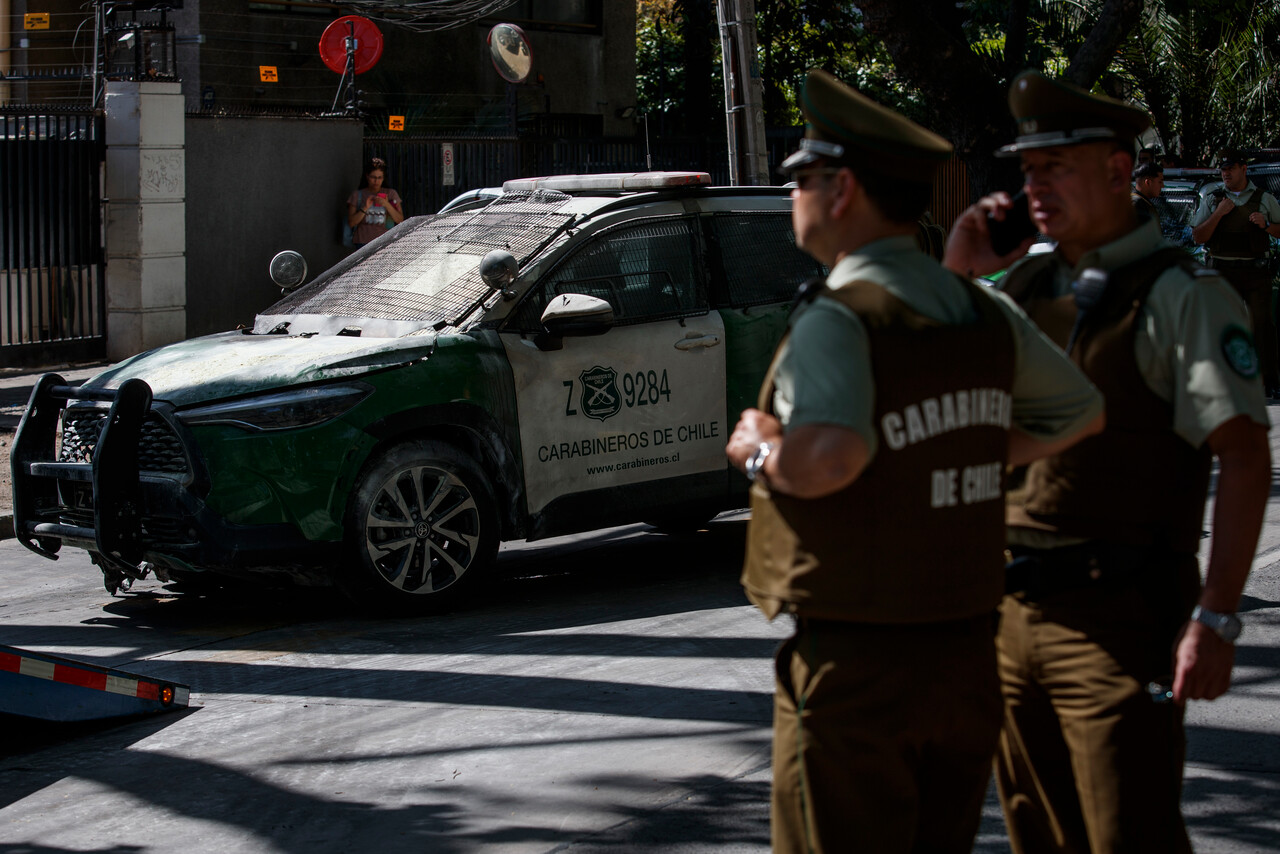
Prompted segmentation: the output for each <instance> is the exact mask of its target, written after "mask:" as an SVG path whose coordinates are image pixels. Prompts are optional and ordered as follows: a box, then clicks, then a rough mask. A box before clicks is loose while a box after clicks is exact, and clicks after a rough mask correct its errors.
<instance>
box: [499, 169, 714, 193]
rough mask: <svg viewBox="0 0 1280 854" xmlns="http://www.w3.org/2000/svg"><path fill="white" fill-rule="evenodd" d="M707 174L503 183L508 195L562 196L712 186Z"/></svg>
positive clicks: (570, 177)
mask: <svg viewBox="0 0 1280 854" xmlns="http://www.w3.org/2000/svg"><path fill="white" fill-rule="evenodd" d="M710 184H711V176H710V175H709V174H708V173H706V172H606V173H603V174H599V175H551V176H547V177H544V178H515V179H512V180H510V181H507V182H505V183H503V185H502V189H503V191H504V192H507V193H512V192H519V191H523V192H532V191H534V190H559V191H560V192H562V193H573V192H588V191H601V190H659V189H662V188H664V187H690V186H709V185H710Z"/></svg>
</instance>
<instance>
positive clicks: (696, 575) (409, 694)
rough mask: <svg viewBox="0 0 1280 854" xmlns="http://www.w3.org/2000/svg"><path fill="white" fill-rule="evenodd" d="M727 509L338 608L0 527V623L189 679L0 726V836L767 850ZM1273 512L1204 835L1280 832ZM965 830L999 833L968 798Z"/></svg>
mask: <svg viewBox="0 0 1280 854" xmlns="http://www.w3.org/2000/svg"><path fill="white" fill-rule="evenodd" d="M743 529H744V524H743V521H742V517H741V516H740V515H739V516H738V517H727V518H726V517H722V518H721V519H720V520H717V521H716V522H715V523H713V524H712V525H711V526H710V527H709V529H708V530H706V531H703V532H699V533H697V534H693V535H688V536H682V537H665V536H661V535H658V534H655V533H652V532H650V531H649V530H648V529H647V528H645V527H644V526H634V527H630V528H622V529H615V530H611V531H606V532H601V533H598V534H595V535H592V536H586V537H577V538H568V539H566V540H558V541H551V542H548V543H543V544H532V545H521V546H517V547H514V548H509V549H504V552H503V555H502V558H501V561H500V569H499V572H498V573H497V574H496V576H495V577H494V579H493V581H492V583H491V584H490V585H489V589H488V590H487V591H486V595H485V597H484V599H483V600H482V601H481V602H479V603H477V604H476V605H475V606H474V607H472V608H469V609H467V610H465V611H460V612H458V613H454V614H450V615H445V616H441V617H435V618H430V619H412V620H410V619H391V620H370V619H363V618H356V617H352V616H351V615H350V614H349V612H348V609H347V607H346V605H345V604H344V603H343V602H342V601H341V600H339V599H337V598H335V597H331V596H327V595H324V594H323V593H319V592H316V591H300V590H290V591H276V590H270V589H262V588H257V587H253V586H250V585H239V586H236V587H233V588H229V589H226V590H222V591H217V592H214V593H207V594H197V593H181V592H177V591H174V590H172V589H169V588H167V587H165V586H163V585H161V584H159V583H156V582H154V581H147V582H143V583H141V584H139V585H137V586H136V587H135V588H134V590H133V591H132V592H131V593H130V594H128V595H126V596H123V597H119V598H115V599H112V598H111V597H109V596H107V594H106V593H105V591H103V589H102V587H101V585H100V582H99V577H98V572H97V570H96V569H94V568H93V567H92V566H91V565H90V564H89V562H88V560H87V559H85V558H84V557H83V555H80V554H76V553H71V554H68V555H66V556H64V557H63V559H62V560H60V561H58V562H56V563H51V562H47V561H44V560H43V559H40V558H38V557H36V556H34V555H30V554H29V553H27V552H25V551H24V550H23V549H22V548H21V546H19V545H18V544H17V543H16V542H15V541H13V540H9V541H5V542H2V543H0V578H3V582H2V586H0V590H2V591H3V593H0V596H2V597H3V598H2V599H0V643H4V644H9V645H12V646H18V647H25V648H29V649H35V650H42V651H46V652H52V653H56V654H59V655H65V656H69V657H73V658H79V659H81V660H86V661H91V662H94V663H98V664H104V665H109V666H125V667H127V668H128V669H130V670H132V671H134V672H138V673H141V674H144V675H148V676H155V677H160V678H168V679H173V680H175V681H180V682H185V683H187V684H189V685H190V686H191V687H192V690H193V694H192V708H191V709H190V710H189V711H186V712H179V713H170V714H166V715H162V716H158V717H151V718H144V719H141V720H134V721H128V722H124V723H115V724H101V723H100V724H93V725H70V726H69V725H65V724H64V725H50V724H41V723H30V722H25V721H21V720H19V719H13V718H8V719H4V720H0V724H3V732H4V733H5V735H4V737H3V739H0V745H3V746H2V747H0V854H18V852H24V854H25V853H26V852H33V854H51V852H70V851H96V852H110V854H125V852H128V854H137V852H169V851H183V852H188V854H195V852H294V851H297V852H306V854H327V852H357V851H359V852H364V851H369V850H379V851H381V852H400V851H415V852H419V851H427V850H429V851H432V852H440V854H449V852H471V851H484V852H574V854H581V852H605V851H609V852H713V851H714V852H724V851H732V852H738V851H742V852H765V851H767V850H768V808H767V804H768V786H769V771H768V765H769V713H770V711H769V710H770V691H771V690H772V676H771V666H770V658H771V655H772V652H773V649H774V646H775V645H776V643H777V641H778V640H779V639H780V638H781V637H782V636H783V635H784V634H785V633H786V626H785V625H781V624H774V625H771V624H769V623H766V622H765V621H764V620H763V618H761V617H760V616H759V614H758V613H756V612H755V611H754V610H753V609H752V608H750V607H749V606H747V605H745V604H744V600H743V598H742V594H741V592H740V589H739V588H738V585H737V574H738V567H739V565H740V560H741V554H742V536H743ZM1278 589H1280V505H1277V504H1276V503H1275V502H1274V501H1273V506H1272V507H1271V508H1270V512H1269V514H1268V529H1267V532H1266V536H1265V538H1264V542H1263V544H1262V547H1261V549H1260V552H1259V558H1258V561H1257V563H1256V568H1255V572H1254V575H1253V578H1252V580H1251V582H1250V586H1249V590H1248V596H1247V598H1246V601H1245V606H1244V607H1245V614H1244V617H1245V619H1246V621H1247V628H1246V633H1245V634H1244V635H1243V636H1242V638H1241V642H1240V645H1239V654H1238V659H1239V664H1240V666H1239V668H1238V670H1237V679H1236V686H1235V689H1234V690H1233V692H1232V693H1231V694H1230V695H1229V696H1228V697H1227V698H1224V699H1222V700H1219V701H1217V702H1214V703H1194V704H1192V706H1191V707H1190V709H1189V712H1188V719H1189V723H1190V728H1189V730H1190V731H1189V742H1190V743H1189V756H1190V762H1189V765H1188V774H1187V785H1186V791H1185V798H1184V801H1185V806H1186V812H1187V815H1188V820H1189V823H1190V826H1191V829H1192V833H1193V837H1194V839H1195V841H1196V845H1197V850H1198V851H1201V852H1233V853H1234V852H1246V853H1247V854H1251V852H1263V851H1275V850H1277V849H1278V848H1280V815H1277V812H1276V810H1275V805H1276V804H1277V803H1280V776H1278V773H1277V772H1280V702H1277V701H1278V700H1280V697H1278V696H1277V695H1280V651H1278V650H1280V593H1278V592H1277V591H1278ZM976 850H978V851H982V852H1006V851H1008V846H1007V843H1006V841H1005V836H1004V829H1003V823H1002V821H1001V819H1000V817H999V810H998V807H997V806H996V804H995V802H994V799H992V798H989V799H988V804H987V809H986V815H985V819H984V823H983V828H982V832H981V834H980V836H979V839H978V843H977V847H976Z"/></svg>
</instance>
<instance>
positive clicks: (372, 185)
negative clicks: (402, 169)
mask: <svg viewBox="0 0 1280 854" xmlns="http://www.w3.org/2000/svg"><path fill="white" fill-rule="evenodd" d="M386 179H387V163H386V161H385V160H383V159H382V158H381V157H374V158H372V159H371V160H370V161H369V163H368V165H367V166H366V167H365V170H364V175H363V176H361V179H360V188H359V189H358V190H356V191H355V192H354V193H352V194H351V197H350V198H348V199H347V225H349V226H351V233H352V236H353V239H352V245H353V246H363V245H365V244H366V243H368V242H369V241H371V240H373V239H374V238H375V237H377V236H378V235H380V234H382V233H383V232H384V231H386V230H387V229H388V228H391V227H392V226H394V225H399V224H400V223H401V222H403V221H404V206H403V205H402V204H401V201H400V194H399V193H397V192H396V191H395V190H392V189H391V188H389V187H384V186H382V182H383V181H385V180H386Z"/></svg>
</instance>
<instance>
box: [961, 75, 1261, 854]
mask: <svg viewBox="0 0 1280 854" xmlns="http://www.w3.org/2000/svg"><path fill="white" fill-rule="evenodd" d="M1009 104H1010V108H1011V109H1012V112H1013V116H1014V118H1015V119H1016V120H1017V123H1018V130H1019V135H1018V136H1017V138H1016V141H1015V142H1014V144H1013V145H1010V146H1008V147H1006V148H1005V149H1002V151H1003V152H1005V153H1009V154H1015V155H1017V156H1018V157H1020V158H1021V162H1022V172H1023V175H1024V177H1025V184H1024V190H1025V191H1026V193H1027V196H1028V198H1029V201H1030V211H1031V215H1032V219H1033V221H1034V222H1035V224H1036V225H1037V226H1038V227H1039V229H1040V231H1041V232H1043V233H1044V234H1045V235H1047V236H1048V237H1050V238H1053V239H1054V240H1056V241H1057V247H1056V249H1055V250H1054V251H1053V252H1052V253H1048V254H1044V255H1039V256H1034V257H1028V258H1025V259H1023V260H1022V261H1019V262H1018V263H1017V264H1015V265H1014V266H1013V267H1012V268H1011V269H1010V271H1009V273H1008V275H1007V276H1005V277H1004V279H1002V284H1003V287H1004V288H1005V290H1006V292H1007V293H1009V294H1011V295H1014V296H1015V297H1016V298H1017V299H1018V301H1019V302H1020V303H1021V304H1022V305H1023V306H1024V307H1025V308H1026V310H1027V312H1028V314H1029V315H1030V316H1031V318H1032V319H1033V320H1035V321H1036V322H1037V323H1038V324H1039V326H1040V327H1041V328H1042V329H1043V330H1044V331H1045V332H1046V333H1047V334H1048V335H1049V336H1050V337H1052V338H1053V339H1054V340H1055V341H1057V342H1058V343H1059V344H1060V345H1062V346H1063V347H1066V348H1068V349H1069V351H1070V357H1071V359H1072V360H1073V361H1074V362H1075V363H1076V364H1078V365H1080V366H1081V367H1082V368H1083V370H1084V371H1085V373H1086V374H1087V375H1088V376H1089V377H1090V378H1091V379H1092V380H1093V382H1094V383H1095V384H1096V385H1097V386H1098V387H1099V388H1100V389H1101V390H1102V393H1103V396H1104V397H1105V398H1106V407H1107V414H1106V419H1107V424H1106V429H1105V430H1104V431H1103V432H1102V433H1101V434H1099V435H1097V436H1092V437H1090V438H1088V439H1086V440H1085V441H1083V442H1081V443H1079V444H1078V445H1076V446H1074V447H1072V448H1070V449H1068V450H1066V451H1064V452H1062V453H1058V454H1055V455H1053V456H1050V457H1047V458H1044V459H1041V460H1038V461H1036V462H1034V463H1032V464H1031V465H1030V466H1029V467H1028V468H1027V470H1026V472H1025V481H1024V483H1023V485H1022V486H1021V487H1020V488H1019V489H1017V491H1014V490H1013V489H1012V488H1011V490H1010V496H1009V505H1008V510H1007V519H1008V523H1009V525H1010V528H1009V543H1010V545H1009V550H1010V553H1011V556H1012V558H1013V560H1012V561H1011V563H1010V565H1009V567H1008V590H1009V591H1010V593H1009V595H1007V596H1006V597H1005V599H1004V602H1003V603H1002V605H1001V615H1002V618H1001V622H1000V631H999V637H998V641H997V644H998V649H999V653H1000V661H999V664H1000V677H1001V683H1002V688H1003V691H1004V697H1005V723H1004V730H1003V732H1002V735H1001V740H1000V749H999V752H998V754H997V763H996V778H997V783H998V785H999V789H1000V797H1001V801H1002V804H1003V806H1004V810H1005V818H1006V824H1007V825H1008V828H1009V835H1010V840H1011V842H1012V845H1013V848H1014V851H1016V852H1033V851H1034V852H1046V851H1047V852H1093V854H1104V853H1105V852H1132V851H1160V852H1178V851H1184V852H1185V851H1189V850H1190V845H1189V842H1188V839H1187V833H1186V828H1185V826H1184V824H1183V820H1182V815H1181V810H1180V803H1179V801H1180V792H1181V784H1182V760H1183V751H1184V739H1183V731H1182V717H1183V704H1184V703H1185V702H1186V701H1187V700H1192V699H1213V698H1214V697H1217V696H1219V695H1220V694H1222V693H1223V692H1224V691H1226V690H1227V688H1228V685H1229V684H1230V678H1231V669H1232V662H1233V657H1234V650H1235V647H1234V646H1233V643H1234V641H1235V638H1236V635H1237V634H1238V633H1239V631H1240V621H1239V619H1238V618H1237V617H1236V615H1235V611H1236V607H1237V604H1238V602H1239V599H1240V593H1241V590H1242V589H1243V587H1244V583H1245V579H1246V577H1247V575H1248V573H1249V568H1250V565H1251V561H1252V559H1253V554H1254V549H1255V547H1256V544H1257V539H1258V532H1259V529H1260V526H1261V521H1262V512H1263V508H1264V506H1265V504H1266V500H1267V495H1268V492H1269V489H1270V482H1271V466H1270V452H1269V447H1268V443H1267V413H1266V405H1265V401H1264V400H1263V396H1262V384H1261V382H1260V381H1259V378H1258V362H1257V357H1256V355H1255V353H1254V349H1253V345H1252V341H1251V338H1250V335H1249V332H1248V331H1247V325H1248V324H1247V320H1246V318H1245V314H1244V306H1243V305H1242V304H1241V302H1240V300H1239V299H1238V298H1237V297H1236V295H1235V294H1234V293H1233V292H1232V291H1231V290H1230V286H1229V285H1227V283H1226V282H1224V281H1222V279H1221V278H1220V277H1219V276H1217V275H1216V273H1215V271H1212V270H1208V269H1205V268H1203V267H1200V265H1198V264H1196V263H1195V262H1194V261H1192V260H1191V259H1190V257H1189V256H1188V255H1187V254H1186V253H1185V252H1184V251H1182V250H1180V249H1178V248H1176V247H1173V246H1171V245H1170V244H1168V243H1167V242H1166V241H1164V240H1163V239H1162V238H1161V236H1160V232H1159V229H1158V228H1157V226H1156V224H1155V223H1153V222H1151V221H1149V220H1141V221H1140V220H1139V219H1138V218H1137V216H1136V215H1135V213H1134V210H1133V206H1132V205H1131V204H1130V200H1129V198H1128V190H1129V180H1128V179H1129V175H1130V172H1131V170H1132V167H1133V140H1134V138H1135V137H1136V136H1137V135H1138V134H1139V133H1141V132H1142V131H1143V130H1145V129H1146V128H1147V126H1148V125H1149V123H1150V122H1149V119H1148V118H1147V116H1146V114H1145V113H1143V112H1141V111H1139V110H1137V109H1134V108H1132V107H1130V106H1128V105H1126V104H1122V103H1120V102H1118V101H1113V100H1111V99H1109V98H1104V97H1100V96H1095V95H1092V94H1090V93H1088V92H1086V91H1084V90H1082V89H1079V88H1077V87H1075V86H1072V85H1070V84H1068V83H1065V82H1062V81H1058V80H1051V79H1049V78H1047V77H1045V76H1044V75H1042V74H1040V73H1038V72H1024V73H1023V74H1021V75H1019V76H1018V77H1017V78H1016V79H1015V80H1014V83H1013V86H1012V88H1011V89H1010V93H1009ZM1009 207H1010V203H1009V199H1008V197H1007V196H1006V195H1005V194H1003V193H1000V194H996V195H993V196H989V197H987V198H985V199H982V200H981V201H980V202H979V203H978V204H977V205H975V206H973V207H972V208H970V209H969V210H968V211H966V212H965V213H964V214H962V216H961V218H960V219H959V220H957V222H956V224H955V227H954V228H953V230H952V235H951V238H950V241H949V244H948V248H947V255H946V263H947V265H948V266H950V267H951V268H952V269H954V270H970V269H972V270H975V271H976V272H979V273H984V272H988V271H991V270H995V269H999V268H1000V267H1003V266H1005V265H1006V264H1008V263H1009V262H1010V261H1012V260H1013V259H1014V257H1016V256H1017V255H1018V254H1019V253H1020V251H1021V250H1019V251H1015V252H1014V253H1012V254H1011V255H1010V256H1006V257H1003V258H1000V257H996V256H995V253H994V252H993V250H992V249H991V248H990V243H989V238H988V234H987V232H988V229H987V214H993V215H995V216H996V217H997V218H999V217H1000V216H1003V214H1004V212H1005V211H1007V210H1008V209H1009ZM1214 456H1216V457H1217V458H1218V463H1219V475H1218V484H1217V493H1216V500H1215V505H1214V515H1213V532H1214V537H1213V547H1212V552H1211V554H1210V557H1209V562H1208V570H1207V572H1206V575H1205V578H1204V582H1203V586H1202V584H1201V579H1200V573H1199V565H1198V562H1197V557H1196V552H1197V549H1198V548H1199V543H1200V536H1201V523H1202V520H1203V516H1204V507H1205V497H1206V492H1207V487H1208V483H1209V468H1210V463H1211V462H1212V458H1213V457H1214Z"/></svg>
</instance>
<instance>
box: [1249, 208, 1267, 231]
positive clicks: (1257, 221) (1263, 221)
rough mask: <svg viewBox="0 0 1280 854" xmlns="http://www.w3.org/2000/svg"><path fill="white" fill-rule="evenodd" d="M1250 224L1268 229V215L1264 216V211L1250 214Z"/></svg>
mask: <svg viewBox="0 0 1280 854" xmlns="http://www.w3.org/2000/svg"><path fill="white" fill-rule="evenodd" d="M1249 222H1251V223H1253V224H1254V225H1256V226H1257V227H1258V228H1266V227H1267V224H1268V223H1267V215H1266V214H1264V213H1263V212H1262V211H1254V212H1253V213H1251V214H1249Z"/></svg>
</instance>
